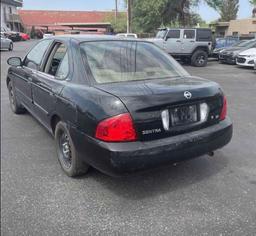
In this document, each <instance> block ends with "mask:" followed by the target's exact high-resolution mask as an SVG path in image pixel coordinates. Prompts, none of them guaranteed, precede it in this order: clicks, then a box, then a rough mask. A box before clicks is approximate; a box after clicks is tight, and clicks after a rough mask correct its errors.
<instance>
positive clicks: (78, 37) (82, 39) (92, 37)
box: [51, 34, 146, 42]
mask: <svg viewBox="0 0 256 236" xmlns="http://www.w3.org/2000/svg"><path fill="white" fill-rule="evenodd" d="M51 39H59V40H67V41H68V40H70V39H74V40H76V41H78V42H89V41H106V40H107V41H116V40H118V41H143V40H140V39H136V38H119V37H117V36H113V35H87V34H86V35H81V34H80V35H72V34H70V35H68V34H66V35H61V36H53V37H51ZM145 42H146V41H145Z"/></svg>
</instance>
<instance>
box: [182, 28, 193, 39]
mask: <svg viewBox="0 0 256 236" xmlns="http://www.w3.org/2000/svg"><path fill="white" fill-rule="evenodd" d="M183 38H184V39H194V38H195V30H184V34H183Z"/></svg>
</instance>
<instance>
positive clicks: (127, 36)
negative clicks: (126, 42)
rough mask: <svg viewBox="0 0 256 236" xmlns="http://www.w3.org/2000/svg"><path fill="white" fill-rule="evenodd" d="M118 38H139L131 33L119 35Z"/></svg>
mask: <svg viewBox="0 0 256 236" xmlns="http://www.w3.org/2000/svg"><path fill="white" fill-rule="evenodd" d="M116 36H117V37H125V38H138V36H137V34H131V33H127V34H117V35H116Z"/></svg>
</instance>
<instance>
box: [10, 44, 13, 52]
mask: <svg viewBox="0 0 256 236" xmlns="http://www.w3.org/2000/svg"><path fill="white" fill-rule="evenodd" d="M12 50H13V43H10V45H9V51H12Z"/></svg>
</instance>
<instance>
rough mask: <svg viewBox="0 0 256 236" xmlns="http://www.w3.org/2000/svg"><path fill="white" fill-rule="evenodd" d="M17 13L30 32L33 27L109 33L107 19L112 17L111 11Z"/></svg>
mask: <svg viewBox="0 0 256 236" xmlns="http://www.w3.org/2000/svg"><path fill="white" fill-rule="evenodd" d="M18 13H19V15H20V19H21V22H22V24H23V26H24V28H26V29H28V30H30V29H31V28H32V27H35V29H42V30H45V31H55V32H56V33H63V32H65V31H70V30H71V31H75V30H78V31H81V32H94V33H106V32H109V31H111V23H110V22H108V19H109V18H111V17H114V12H113V11H45V10H44V11H43V10H19V11H18ZM122 14H123V13H122Z"/></svg>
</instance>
